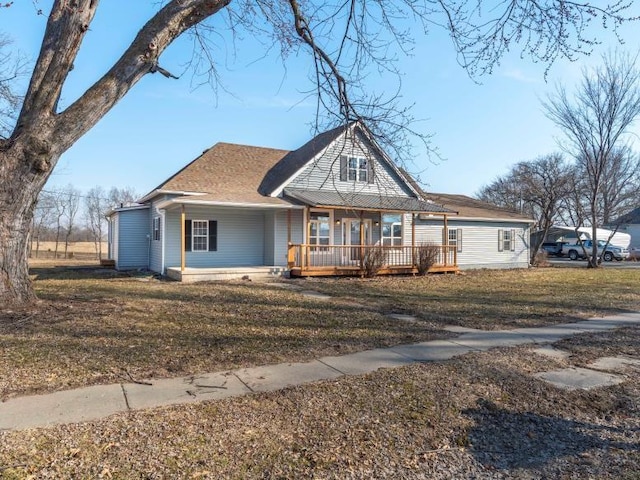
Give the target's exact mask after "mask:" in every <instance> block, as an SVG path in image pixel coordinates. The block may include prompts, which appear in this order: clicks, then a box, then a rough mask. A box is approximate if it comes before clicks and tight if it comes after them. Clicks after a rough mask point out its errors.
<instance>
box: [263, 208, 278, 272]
mask: <svg viewBox="0 0 640 480" xmlns="http://www.w3.org/2000/svg"><path fill="white" fill-rule="evenodd" d="M275 216H276V215H275V212H265V213H264V263H265V265H274V256H275V242H276V238H275V227H276V225H275V223H276V218H275Z"/></svg>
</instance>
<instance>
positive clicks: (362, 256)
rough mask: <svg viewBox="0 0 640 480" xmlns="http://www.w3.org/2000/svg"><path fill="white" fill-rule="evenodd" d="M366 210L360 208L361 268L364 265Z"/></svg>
mask: <svg viewBox="0 0 640 480" xmlns="http://www.w3.org/2000/svg"><path fill="white" fill-rule="evenodd" d="M363 245H364V211H362V210H360V268H363V267H364V246H363Z"/></svg>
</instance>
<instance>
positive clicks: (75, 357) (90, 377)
mask: <svg viewBox="0 0 640 480" xmlns="http://www.w3.org/2000/svg"><path fill="white" fill-rule="evenodd" d="M32 272H33V275H34V281H35V287H36V290H37V292H38V295H39V297H40V299H41V301H40V303H39V304H38V305H36V306H35V307H34V308H32V309H29V310H27V311H7V310H4V311H0V315H1V316H2V317H1V320H0V343H1V344H2V346H3V348H2V351H1V352H0V372H5V374H3V375H1V376H0V399H1V398H8V397H12V396H16V395H23V394H30V393H41V392H48V391H55V390H60V389H67V388H72V387H78V386H83V385H91V384H104V383H114V382H118V381H122V380H127V379H128V376H129V375H131V376H133V377H134V378H137V379H142V378H150V377H156V378H157V377H167V376H180V375H187V374H196V373H201V372H212V371H221V370H226V369H232V368H238V367H246V366H255V365H260V364H270V363H279V362H292V361H303V360H308V359H311V358H314V357H319V356H323V355H335V354H341V353H349V352H354V351H358V350H364V349H369V348H374V347H379V346H390V345H395V344H401V343H411V342H417V341H422V340H428V339H434V338H443V337H446V336H448V335H450V334H449V333H448V332H445V331H443V330H442V328H443V327H444V326H445V325H447V324H456V325H464V326H469V327H476V328H483V329H495V328H511V327H516V326H535V325H543V324H549V323H559V322H566V321H573V320H576V319H578V318H584V317H587V316H592V315H599V314H610V313H615V312H619V311H625V310H638V309H639V308H640V271H638V270H614V269H603V270H598V271H593V270H586V269H584V270H583V269H540V270H525V271H495V272H494V271H479V272H473V273H470V274H466V275H459V276H454V275H440V276H428V277H425V278H414V277H404V278H380V279H374V280H360V279H341V280H335V279H332V280H298V281H290V282H287V283H286V285H288V286H290V287H293V288H280V287H281V285H280V287H279V286H278V285H273V284H268V283H257V282H227V283H205V284H195V285H184V284H179V283H174V282H165V281H158V280H156V279H153V278H152V277H149V276H132V277H130V276H122V275H120V274H116V273H115V272H113V271H110V270H100V269H75V270H67V269H61V268H44V267H42V268H34V269H33V271H32ZM300 288H304V289H309V288H313V289H316V290H320V291H323V292H326V293H330V294H331V295H333V296H334V298H333V299H331V300H330V301H327V300H318V299H313V298H307V297H304V296H302V295H301V294H300V291H299V290H300ZM390 312H403V313H412V314H416V315H418V317H419V318H420V320H419V321H418V322H403V321H399V320H394V319H391V318H389V317H387V316H385V314H387V313H390ZM8 372H10V374H8Z"/></svg>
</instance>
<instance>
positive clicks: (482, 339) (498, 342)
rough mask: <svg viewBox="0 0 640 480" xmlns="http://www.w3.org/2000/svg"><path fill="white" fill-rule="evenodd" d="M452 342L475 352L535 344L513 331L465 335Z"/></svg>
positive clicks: (530, 339)
mask: <svg viewBox="0 0 640 480" xmlns="http://www.w3.org/2000/svg"><path fill="white" fill-rule="evenodd" d="M451 342H453V343H456V344H458V345H463V346H466V347H470V348H473V349H474V350H481V351H484V350H489V349H490V348H494V347H513V346H515V345H522V344H525V343H533V339H532V338H531V337H530V336H528V335H524V334H521V333H517V332H514V331H513V330H498V331H492V332H473V333H464V334H462V335H460V336H459V337H458V338H455V339H452V340H451Z"/></svg>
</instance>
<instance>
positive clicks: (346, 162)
mask: <svg viewBox="0 0 640 480" xmlns="http://www.w3.org/2000/svg"><path fill="white" fill-rule="evenodd" d="M340 180H341V181H343V182H347V181H348V182H359V183H373V162H372V161H371V160H369V159H366V158H361V157H348V156H346V155H343V156H341V157H340Z"/></svg>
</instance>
